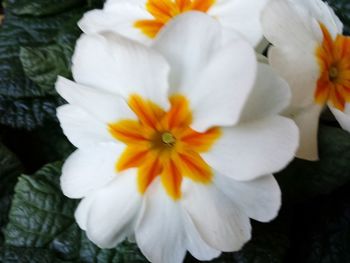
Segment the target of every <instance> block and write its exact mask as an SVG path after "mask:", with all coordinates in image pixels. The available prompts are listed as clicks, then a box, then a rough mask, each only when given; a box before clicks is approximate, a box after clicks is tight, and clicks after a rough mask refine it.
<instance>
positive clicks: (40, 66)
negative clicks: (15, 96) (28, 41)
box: [20, 45, 70, 95]
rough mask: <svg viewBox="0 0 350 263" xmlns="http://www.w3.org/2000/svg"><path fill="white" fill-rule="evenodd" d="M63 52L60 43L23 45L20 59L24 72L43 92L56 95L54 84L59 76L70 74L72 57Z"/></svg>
mask: <svg viewBox="0 0 350 263" xmlns="http://www.w3.org/2000/svg"><path fill="white" fill-rule="evenodd" d="M62 54H64V52H63V50H62V47H60V46H59V45H50V46H46V47H39V48H38V47H36V48H31V47H21V49H20V59H21V62H22V65H23V69H24V72H25V74H26V75H27V77H28V78H29V79H31V80H32V81H33V82H35V83H36V84H37V85H38V86H39V87H40V88H41V92H42V93H46V94H50V95H56V91H55V89H53V86H54V83H55V82H56V79H57V76H58V75H61V76H63V77H69V76H70V70H69V68H70V65H69V63H70V57H68V58H67V57H65V56H62Z"/></svg>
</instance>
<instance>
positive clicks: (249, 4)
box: [79, 0, 268, 45]
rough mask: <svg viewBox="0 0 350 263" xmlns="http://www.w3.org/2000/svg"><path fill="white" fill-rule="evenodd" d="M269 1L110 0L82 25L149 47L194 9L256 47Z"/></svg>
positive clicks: (91, 30) (85, 18)
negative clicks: (179, 17) (166, 28)
mask: <svg viewBox="0 0 350 263" xmlns="http://www.w3.org/2000/svg"><path fill="white" fill-rule="evenodd" d="M267 1H268V0H107V2H106V4H105V6H104V9H103V10H93V11H90V12H88V13H87V14H85V16H84V17H83V19H82V20H81V21H80V22H79V26H80V27H81V29H82V30H83V31H84V32H85V33H96V32H100V31H106V30H107V31H112V32H116V33H119V34H122V35H124V36H125V37H128V38H131V39H134V40H138V41H140V42H142V43H144V44H147V43H151V42H152V39H153V38H154V37H155V36H156V35H157V33H158V32H159V31H160V29H161V28H162V27H163V26H164V25H166V24H167V23H168V22H169V21H170V20H171V19H172V18H173V17H175V16H177V15H179V14H181V13H184V12H187V11H191V10H192V11H201V12H205V13H208V14H209V15H210V16H212V17H214V18H215V19H217V20H218V21H219V22H220V23H221V25H223V26H224V27H227V28H230V29H235V30H237V31H239V32H240V33H241V34H243V35H244V36H245V37H246V38H247V39H248V40H249V41H250V43H251V44H252V45H257V44H258V43H259V42H260V41H261V40H262V28H261V23H260V14H261V10H262V9H263V8H264V6H265V5H266V3H267ZM194 23H196V24H198V22H197V21H194Z"/></svg>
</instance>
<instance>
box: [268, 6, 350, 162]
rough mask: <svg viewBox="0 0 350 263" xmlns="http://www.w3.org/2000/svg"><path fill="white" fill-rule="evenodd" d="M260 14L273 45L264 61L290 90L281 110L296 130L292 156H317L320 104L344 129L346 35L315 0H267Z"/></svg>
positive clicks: (349, 119)
mask: <svg viewBox="0 0 350 263" xmlns="http://www.w3.org/2000/svg"><path fill="white" fill-rule="evenodd" d="M262 18H263V20H262V21H263V28H264V33H265V36H266V38H267V39H268V40H269V41H270V42H271V43H272V44H273V47H272V48H271V49H270V50H269V53H268V57H269V61H270V64H271V65H272V67H274V68H275V70H276V71H277V72H278V73H280V75H281V76H282V77H284V78H285V79H286V80H287V82H288V83H289V85H290V87H291V89H292V96H293V97H292V102H291V107H290V109H289V110H288V111H287V114H289V115H290V116H292V117H293V119H294V120H295V121H296V123H297V125H298V126H299V128H300V132H301V134H300V136H301V138H300V148H299V151H298V153H297V156H298V157H300V158H303V159H308V160H317V159H318V149H317V131H318V123H319V116H320V113H321V111H322V109H323V108H324V107H325V106H328V107H329V108H330V110H331V111H332V112H333V114H334V116H335V117H336V119H337V120H338V121H339V123H340V125H341V126H342V127H343V129H345V130H347V131H350V106H349V102H350V38H349V37H347V36H344V35H342V30H343V25H342V23H341V22H340V20H339V19H338V17H337V16H336V15H335V14H334V12H333V10H332V9H331V8H330V7H329V6H328V5H327V4H326V3H324V2H322V1H320V0H272V1H271V2H270V3H269V4H268V5H267V7H266V8H265V10H264V12H263V16H262Z"/></svg>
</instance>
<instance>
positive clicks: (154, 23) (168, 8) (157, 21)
mask: <svg viewBox="0 0 350 263" xmlns="http://www.w3.org/2000/svg"><path fill="white" fill-rule="evenodd" d="M214 3H215V0H148V1H147V3H146V9H147V11H148V12H149V13H150V14H151V15H152V16H153V17H154V19H149V20H139V21H136V22H135V24H134V26H135V27H136V28H138V29H140V30H141V32H142V33H144V34H145V35H146V36H148V37H150V38H154V37H155V36H156V35H157V33H158V32H159V30H160V29H161V28H162V27H163V26H164V25H165V24H166V23H168V21H169V20H170V19H172V18H173V17H175V16H177V15H179V14H181V13H184V12H187V11H191V10H195V11H201V12H205V13H206V12H207V11H208V10H209V9H210V7H211V6H212V5H213V4H214Z"/></svg>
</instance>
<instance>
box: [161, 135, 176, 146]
mask: <svg viewBox="0 0 350 263" xmlns="http://www.w3.org/2000/svg"><path fill="white" fill-rule="evenodd" d="M162 141H163V143H165V144H167V145H168V146H171V147H172V146H174V145H175V143H176V138H175V137H174V135H172V134H171V133H170V132H165V133H163V134H162Z"/></svg>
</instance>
